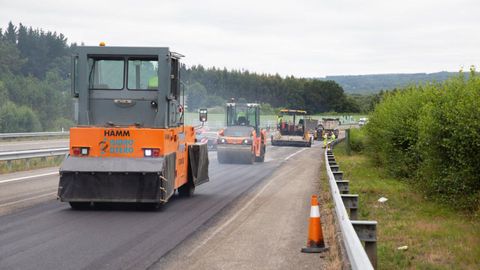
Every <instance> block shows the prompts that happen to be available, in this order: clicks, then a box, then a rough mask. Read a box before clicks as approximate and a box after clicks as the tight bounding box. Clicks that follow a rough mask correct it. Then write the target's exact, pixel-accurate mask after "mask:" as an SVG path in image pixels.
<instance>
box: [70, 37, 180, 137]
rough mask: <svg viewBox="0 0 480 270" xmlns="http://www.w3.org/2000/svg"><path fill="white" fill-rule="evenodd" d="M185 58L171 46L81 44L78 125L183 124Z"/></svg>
mask: <svg viewBox="0 0 480 270" xmlns="http://www.w3.org/2000/svg"><path fill="white" fill-rule="evenodd" d="M181 57H182V56H181V55H179V54H176V53H173V52H170V51H169V49H168V48H153V47H152V48H133V47H105V46H99V47H93V46H81V47H77V48H76V52H75V54H74V56H73V61H72V63H73V72H72V74H73V78H72V92H73V95H74V97H76V98H78V106H79V108H78V112H79V113H78V122H79V124H80V125H95V126H132V125H135V126H138V127H159V128H168V127H176V126H180V125H181V124H182V123H181V122H182V120H183V119H181V118H182V116H183V110H182V106H181V104H180V78H179V75H180V72H179V69H180V62H179V60H180V58H181ZM79 67H86V68H79Z"/></svg>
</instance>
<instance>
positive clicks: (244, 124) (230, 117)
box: [217, 100, 267, 164]
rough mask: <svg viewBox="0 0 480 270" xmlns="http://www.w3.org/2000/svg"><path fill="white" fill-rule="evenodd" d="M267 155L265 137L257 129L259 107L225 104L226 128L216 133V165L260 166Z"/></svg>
mask: <svg viewBox="0 0 480 270" xmlns="http://www.w3.org/2000/svg"><path fill="white" fill-rule="evenodd" d="M266 151H267V133H266V131H265V130H263V129H261V128H260V105H259V104H257V103H235V101H234V100H232V102H230V103H227V104H226V127H225V128H224V129H222V130H220V131H219V137H218V142H217V158H218V162H219V163H247V164H253V162H255V161H257V162H263V161H264V160H265V154H266Z"/></svg>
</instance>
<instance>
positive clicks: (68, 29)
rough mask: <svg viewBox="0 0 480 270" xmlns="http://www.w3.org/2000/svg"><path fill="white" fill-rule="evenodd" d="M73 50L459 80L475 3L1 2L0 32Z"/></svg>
mask: <svg viewBox="0 0 480 270" xmlns="http://www.w3.org/2000/svg"><path fill="white" fill-rule="evenodd" d="M9 21H12V22H13V23H14V24H15V25H17V24H18V23H23V24H24V25H27V26H33V27H39V28H43V29H46V30H51V31H57V32H61V33H63V34H64V35H65V36H66V37H68V41H69V43H70V42H77V43H80V42H84V43H85V44H86V45H97V44H98V43H99V42H100V41H105V42H106V43H107V46H108V45H111V46H124V45H128V46H162V47H163V46H167V47H170V48H171V49H172V50H173V51H177V52H180V53H182V54H185V55H186V58H185V59H184V62H185V63H187V64H188V65H195V64H202V65H204V66H216V67H222V68H223V67H227V68H229V69H248V70H250V71H254V72H257V73H279V74H280V75H283V76H285V75H295V76H300V77H323V76H326V75H347V74H376V73H412V72H436V71H442V70H447V71H458V70H459V69H460V68H461V67H462V66H463V67H465V68H466V69H468V67H469V66H470V65H477V66H478V65H479V63H480V34H479V29H480V1H478V0H456V1H455V0H452V1H442V0H433V1H431V0H428V1H421V0H417V1H410V0H399V1H397V0H395V1H388V0H378V1H376V0H375V1H361V0H356V1H345V0H312V1H310V0H297V1H281V0H267V1H262V0H256V1H251V0H237V1H228V0H223V1H212V0H197V1H195V0H175V1H162V0H157V1H142V0H137V1H125V0H96V1H91V0H82V1H61V0H59V1H53V0H30V1H22V0H13V1H12V0H0V27H2V28H5V27H6V25H7V24H8V22H9Z"/></svg>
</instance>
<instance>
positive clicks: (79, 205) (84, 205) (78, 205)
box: [69, 202, 91, 210]
mask: <svg viewBox="0 0 480 270" xmlns="http://www.w3.org/2000/svg"><path fill="white" fill-rule="evenodd" d="M69 204H70V207H72V209H73V210H87V209H89V208H90V205H91V204H90V202H69Z"/></svg>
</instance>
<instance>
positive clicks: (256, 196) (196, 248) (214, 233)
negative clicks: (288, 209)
mask: <svg viewBox="0 0 480 270" xmlns="http://www.w3.org/2000/svg"><path fill="white" fill-rule="evenodd" d="M273 180H274V179H271V180H270V182H268V183H267V184H266V185H265V186H264V187H263V188H262V189H261V190H260V191H259V192H258V193H257V194H256V195H255V196H254V197H253V198H252V199H250V201H248V203H247V204H245V206H243V207H242V209H240V210H239V211H238V212H237V213H236V214H235V215H233V216H232V217H231V218H230V219H228V220H227V221H226V222H225V223H223V224H222V226H220V227H218V228H217V229H216V230H215V231H214V232H213V233H212V234H211V235H210V236H208V237H207V238H206V239H205V240H203V241H202V243H200V244H199V245H197V246H196V247H195V248H194V249H193V250H192V251H191V252H190V253H189V254H188V255H187V256H188V257H190V256H192V255H193V254H194V253H195V252H197V250H198V249H200V248H201V247H202V246H204V245H205V244H206V243H208V241H210V240H211V239H212V238H213V237H215V235H217V234H218V233H219V232H221V231H222V230H223V229H224V228H225V227H227V226H228V225H229V224H230V223H232V222H233V221H234V220H235V219H236V218H237V217H238V216H239V215H240V214H241V213H242V212H243V211H245V209H247V208H248V207H249V206H250V205H251V204H252V203H253V202H254V201H255V200H256V199H257V198H258V196H260V194H262V193H263V192H264V191H265V189H267V188H268V187H269V186H270V184H272V183H273V182H274V181H273Z"/></svg>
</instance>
